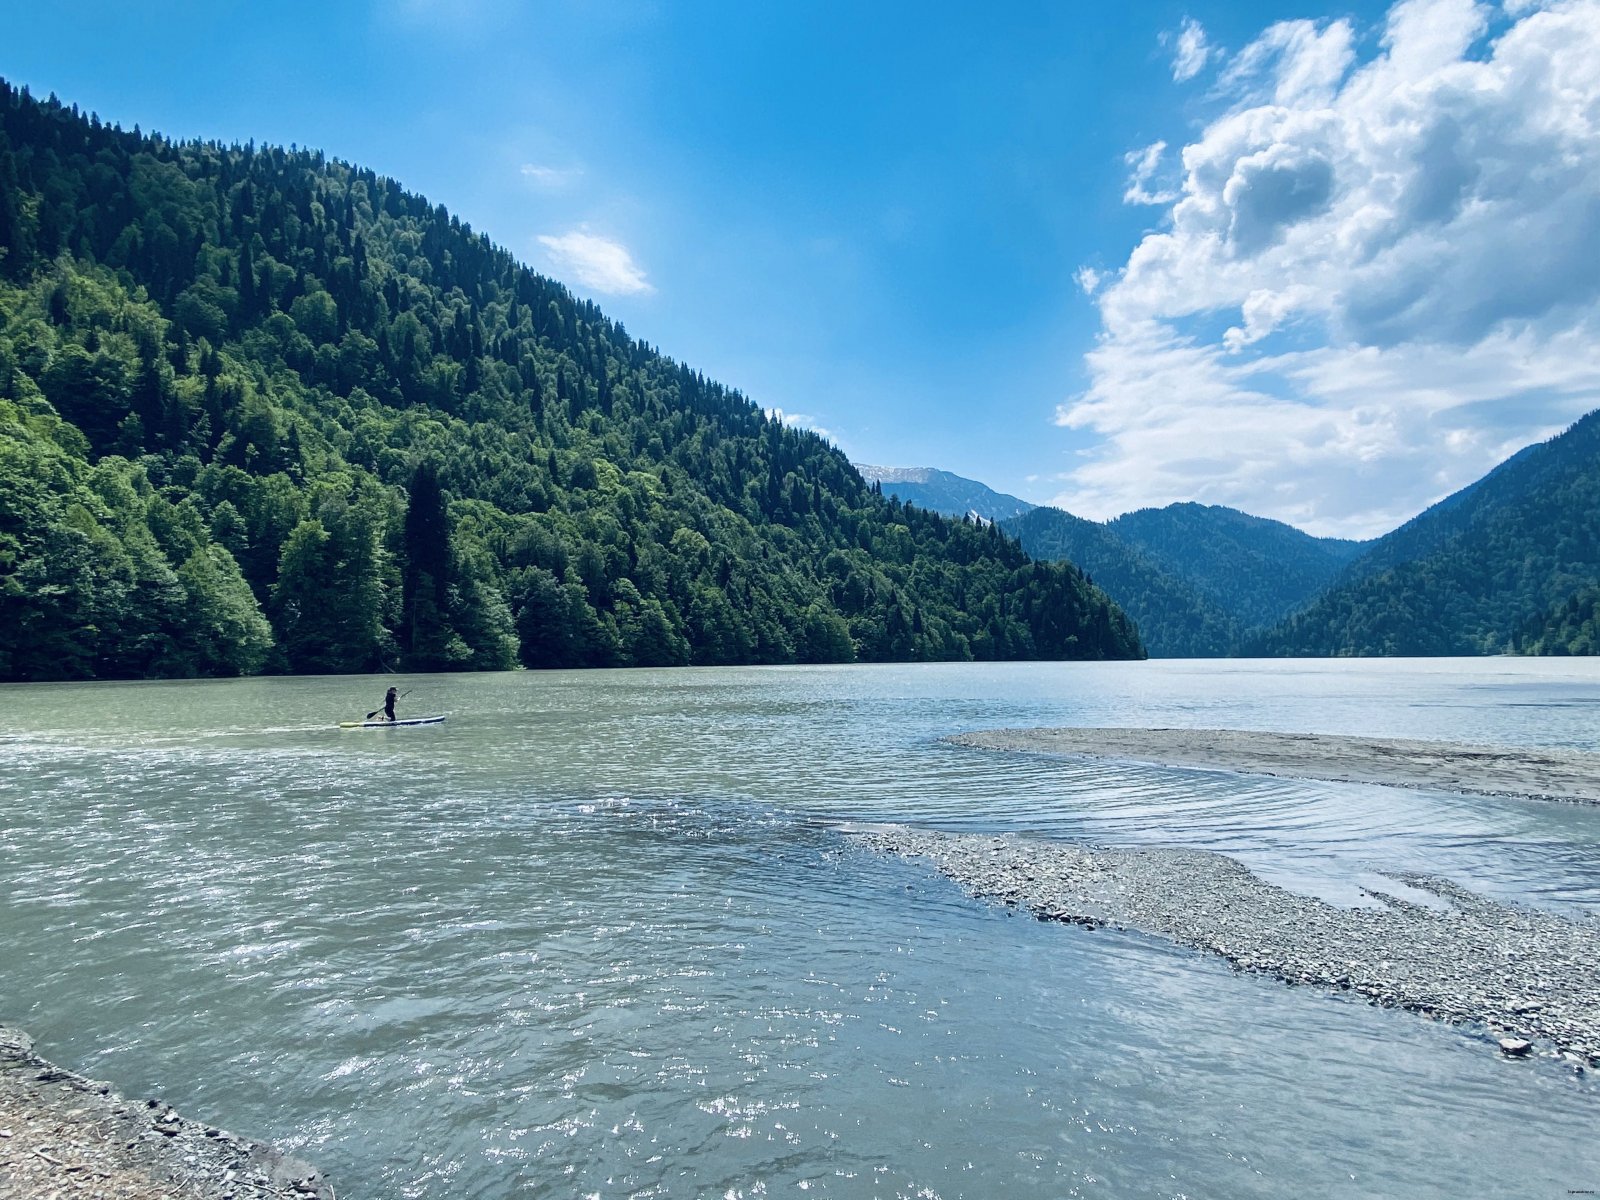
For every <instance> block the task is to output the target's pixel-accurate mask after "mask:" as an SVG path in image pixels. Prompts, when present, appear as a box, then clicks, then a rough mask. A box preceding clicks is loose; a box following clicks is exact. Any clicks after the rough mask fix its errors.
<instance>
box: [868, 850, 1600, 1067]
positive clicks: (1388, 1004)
mask: <svg viewBox="0 0 1600 1200" xmlns="http://www.w3.org/2000/svg"><path fill="white" fill-rule="evenodd" d="M850 837H851V838H852V840H854V841H856V842H857V843H858V844H860V845H862V846H864V847H866V848H868V849H870V850H874V851H876V852H878V853H880V854H889V855H896V856H899V857H902V858H907V859H923V860H925V861H926V862H927V863H928V864H929V865H930V866H931V867H932V868H933V869H934V870H936V871H938V872H939V873H940V874H942V875H944V876H946V877H947V878H949V879H951V880H953V881H954V882H956V883H957V884H959V885H960V886H961V887H962V889H963V890H964V891H966V893H967V894H968V895H970V896H972V897H973V898H974V899H978V900H983V901H987V902H991V903H1000V904H1005V905H1007V906H1012V907H1018V908H1022V909H1025V910H1026V911H1028V912H1029V913H1031V914H1032V915H1033V916H1035V917H1037V918H1038V919H1039V920H1042V921H1059V922H1063V923H1067V924H1075V925H1081V926H1084V927H1086V928H1088V929H1095V928H1099V927H1101V926H1110V927H1113V928H1119V929H1130V930H1135V931H1138V932H1141V933H1145V934H1150V935H1153V936H1156V937H1161V938H1164V939H1166V940H1168V941H1172V942H1176V943H1177V944H1179V945H1183V946H1188V947H1191V948H1193V949H1196V950H1200V951H1203V952H1206V953H1210V954H1215V955H1217V956H1219V957H1221V958H1222V959H1224V960H1225V961H1227V962H1228V963H1229V964H1230V965H1231V966H1233V967H1234V968H1235V969H1236V970H1240V971H1256V972H1261V973H1264V974H1267V975H1271V976H1273V977H1275V978H1277V979H1281V980H1283V981H1284V982H1286V983H1291V984H1304V985H1309V986H1315V987H1321V988H1323V989H1326V990H1329V991H1339V992H1346V993H1354V994H1356V995H1359V996H1362V997H1364V998H1365V999H1366V1000H1367V1001H1368V1003H1370V1004H1373V1005H1377V1006H1381V1007H1385V1008H1403V1009H1408V1010H1410V1011H1412V1012H1417V1013H1421V1014H1423V1015H1425V1016H1428V1017H1432V1018H1433V1019H1435V1020H1441V1021H1446V1022H1449V1023H1452V1024H1463V1023H1474V1024H1482V1025H1484V1026H1486V1027H1487V1028H1488V1029H1489V1030H1490V1031H1492V1032H1493V1033H1494V1034H1496V1035H1497V1036H1499V1038H1500V1039H1501V1040H1500V1049H1501V1052H1502V1053H1504V1054H1506V1055H1509V1056H1515V1057H1520V1056H1522V1055H1525V1054H1528V1053H1529V1052H1531V1051H1532V1050H1533V1049H1534V1047H1535V1045H1536V1044H1543V1046H1545V1047H1547V1048H1549V1049H1550V1050H1551V1052H1552V1053H1553V1054H1555V1055H1558V1056H1560V1057H1562V1058H1564V1059H1565V1060H1566V1061H1567V1062H1568V1063H1569V1064H1570V1065H1572V1066H1573V1067H1574V1068H1576V1069H1579V1070H1582V1069H1584V1068H1585V1067H1600V922H1594V921H1582V922H1580V921H1572V920H1569V919H1567V918H1565V917H1562V916H1558V915H1556V914H1554V913H1547V912H1543V911H1541V910H1535V909H1527V908H1518V907H1513V906H1511V905H1506V904H1501V903H1499V902H1497V901H1493V900H1489V899H1487V898H1485V897H1483V896H1479V895H1478V894H1476V893H1475V892H1472V891H1469V890H1468V889H1466V888H1464V887H1461V886H1459V885H1458V884H1455V883H1452V882H1451V881H1450V880H1447V879H1441V878H1438V877H1434V876H1427V875H1419V874H1409V873H1408V874H1399V873H1396V874H1394V875H1391V878H1393V879H1395V880H1396V881H1397V882H1399V883H1402V884H1405V885H1407V886H1409V887H1413V888H1419V889H1421V890H1423V891H1426V892H1429V893H1431V894H1432V895H1433V896H1435V897H1437V898H1438V899H1439V900H1440V901H1441V902H1442V903H1441V905H1440V907H1437V908H1435V907H1432V906H1426V905H1420V904H1414V903H1411V902H1409V901H1406V900H1401V899H1399V898H1397V897H1394V896H1389V895H1386V894H1384V893H1382V892H1378V891H1374V890H1372V889H1363V890H1364V891H1366V892H1367V894H1368V895H1369V896H1370V897H1371V898H1373V899H1375V900H1377V901H1378V902H1379V904H1380V905H1381V907H1376V908H1365V907H1363V908H1336V907H1334V906H1333V905H1330V904H1327V903H1325V902H1324V901H1322V900H1318V899H1315V898H1313V897H1310V896H1303V895H1300V894H1298V893H1294V892H1290V891H1287V890H1286V889H1284V888H1280V887H1278V886H1277V885H1275V884H1271V883H1268V882H1266V881H1265V880H1263V879H1260V878H1259V877H1257V876H1256V875H1254V874H1252V873H1251V872H1250V870H1249V869H1248V868H1246V867H1245V866H1244V865H1243V864H1242V863H1240V862H1238V861H1236V860H1235V859H1232V858H1228V857H1227V856H1226V855H1222V854H1217V853H1215V852H1213V851H1209V850H1194V849H1176V848H1148V849H1098V848H1086V847H1081V846H1077V845H1073V844H1070V843H1062V842H1047V841H1043V840H1039V839H1032V838H1022V837H1016V836H1013V835H1004V836H997V835H990V834H955V833H941V832H937V831H933V830H925V829H912V828H909V827H906V826H898V825H889V826H876V827H869V828H858V829H855V830H852V831H851V832H850Z"/></svg>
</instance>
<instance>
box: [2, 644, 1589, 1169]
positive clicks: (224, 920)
mask: <svg viewBox="0 0 1600 1200" xmlns="http://www.w3.org/2000/svg"><path fill="white" fill-rule="evenodd" d="M390 683H397V684H398V686H400V688H401V689H402V690H405V689H406V688H408V687H410V688H413V689H414V690H413V692H412V694H411V695H410V696H409V697H407V698H406V699H405V700H403V701H402V703H401V713H402V715H422V714H424V713H431V712H447V713H449V714H450V719H449V720H448V721H447V722H446V723H445V724H443V725H440V726H433V727H422V728H414V729H406V730H376V731H350V730H340V729H338V728H336V727H334V723H335V722H336V721H338V720H340V719H350V718H351V717H359V716H361V715H362V714H363V713H364V712H365V711H366V710H368V709H370V708H373V707H375V706H376V705H378V704H380V703H381V700H382V695H383V691H384V688H385V687H387V686H388V685H389V684H390ZM1029 725H1130V726H1190V727H1227V728H1237V729H1268V730H1284V731H1311V732H1329V733H1359V734H1372V735H1381V736H1395V737H1418V738H1431V739H1442V740H1449V741H1458V742H1493V743H1503V744H1509V745H1529V746H1572V747H1580V748H1590V749H1592V748H1600V662H1596V661H1594V660H1526V659H1491V660H1479V659H1475V660H1426V661H1422V660H1409V661H1407V660H1399V661H1354V662H1352V661H1334V662H1205V663H1199V662H1148V663H1117V664H1042V665H1015V666H998V667H991V666H971V665H962V666H908V667H850V668H829V667H819V668H758V669H741V670H720V669H708V670H678V671H630V672H591V673H576V672H574V673H516V674H504V675H491V676H482V675H470V676H469V675H458V676H444V677H399V678H396V677H393V676H389V677H382V678H379V677H371V678H354V679H352V678H312V679H250V680H229V681H206V682H181V683H137V684H94V685H27V686H10V687H0V1018H3V1019H6V1020H10V1021H13V1022H15V1023H17V1024H19V1025H21V1026H22V1027H23V1028H25V1029H27V1030H28V1031H29V1032H31V1033H32V1034H33V1035H34V1036H35V1038H36V1039H37V1041H38V1043H39V1049H40V1050H41V1052H43V1053H44V1054H46V1055H47V1056H49V1057H51V1058H53V1059H54V1060H56V1061H57V1062H60V1063H62V1064H63V1065H66V1066H70V1067H72V1068H74V1069H77V1070H81V1071H83V1072H85V1073H87V1074H89V1075H92V1076H94V1077H97V1078H103V1079H108V1080H111V1081H113V1082H114V1083H116V1084H117V1086H119V1087H120V1088H121V1089H122V1090H123V1091H125V1092H126V1093H127V1094H129V1095H130V1096H134V1097H140V1096H145V1095H160V1096H161V1097H162V1098H163V1099H166V1100H169V1101H171V1102H172V1103H173V1104H175V1105H176V1106H177V1107H178V1108H179V1109H180V1110H181V1111H182V1112H184V1113H185V1114H186V1115H190V1116H194V1117H197V1118H201V1119H204V1120H208V1121H210V1122H212V1123H215V1124H219V1125H223V1126H225V1127H227V1128H230V1129H233V1130H236V1131H238V1132H243V1133H249V1134H252V1135H255V1136H258V1137H263V1138H267V1139H271V1140H274V1141H277V1142H279V1143H282V1144H284V1145H286V1146H288V1147H291V1148H294V1149H295V1150H296V1151H297V1152H299V1153H300V1154H301V1155H302V1156H303V1157H306V1158H308V1159H310V1160H311V1161H312V1162H314V1163H315V1164H316V1165H318V1166H319V1167H321V1168H323V1169H324V1170H325V1171H327V1172H328V1173H330V1174H331V1175H332V1177H333V1179H334V1183H335V1186H336V1187H337V1188H338V1193H339V1195H340V1197H342V1198H348V1200H358V1198H367V1200H382V1198H386V1197H474V1198H492V1197H499V1196H550V1197H558V1196H597V1197H607V1198H609V1197H621V1196H629V1197H666V1196H671V1197H698V1196H708V1197H728V1198H741V1197H754V1196H779V1195H785V1196H801V1195H803V1196H808V1197H810V1196H825V1197H880V1196H881V1197H920V1198H925V1200H954V1198H956V1197H968V1198H972V1200H987V1198H992V1197H1030V1196H1037V1197H1065V1196H1104V1197H1134V1196H1139V1197H1144V1196H1158V1197H1196V1198H1198V1197H1256V1196H1260V1197H1279V1196H1284V1195H1297V1196H1311V1197H1321V1196H1328V1197H1334V1196H1337V1197H1358V1196H1360V1197H1367V1196H1394V1197H1423V1196H1439V1197H1446V1196H1448V1197H1462V1196H1526V1197H1541V1196H1551V1197H1560V1196H1565V1195H1567V1194H1568V1190H1569V1189H1600V1138H1597V1137H1596V1130H1597V1129H1600V1088H1597V1086H1596V1084H1595V1083H1594V1078H1595V1077H1594V1075H1593V1074H1586V1075H1577V1074H1574V1073H1572V1072H1570V1070H1567V1069H1564V1068H1563V1067H1561V1066H1559V1065H1557V1064H1555V1063H1552V1062H1549V1061H1533V1062H1516V1063H1513V1062H1507V1061H1502V1060H1501V1059H1500V1057H1499V1055H1498V1054H1497V1053H1496V1052H1495V1050H1494V1046H1493V1043H1492V1041H1491V1040H1490V1039H1489V1038H1488V1037H1487V1036H1486V1034H1485V1033H1484V1031H1482V1030H1479V1029H1470V1028H1453V1027H1449V1026H1444V1025H1440V1024H1436V1023H1433V1022H1429V1021H1426V1020H1424V1019H1421V1018H1419V1017H1416V1016H1414V1015H1411V1014H1406V1013H1395V1012H1385V1011H1381V1010H1378V1009H1374V1008H1370V1007H1368V1006H1366V1005H1364V1004H1358V1003H1353V1002H1350V1001H1348V1000H1344V999H1340V998H1337V997H1333V996H1329V995H1326V994H1323V993H1321V992H1317V991H1315V990H1313V989H1309V988H1288V987H1285V986H1283V985H1282V984H1276V983H1272V982H1269V981H1267V980H1264V979H1261V978H1257V977H1253V976H1245V975H1237V974H1234V973H1233V972H1232V971H1231V970H1229V969H1228V968H1227V967H1226V966H1224V965H1222V964H1221V963H1220V962H1218V961H1217V960H1215V959H1212V958H1207V957H1205V956H1202V955H1199V954H1196V953H1192V952H1189V951H1184V950H1179V949H1176V948H1174V947H1171V946H1167V945H1165V944H1163V943H1161V942H1159V941H1156V940H1153V939H1150V938H1145V937H1142V936H1139V935H1135V934H1128V933H1114V932H1108V931H1104V930H1102V931H1099V932H1089V931H1086V930H1083V929H1081V928H1078V927H1073V926H1061V925H1050V924H1043V923H1040V922H1036V921H1033V920H1030V919H1028V918H1026V917H1016V916H1008V915H1006V913H1005V912H1004V911H1002V910H997V909H994V908H991V907H989V906H986V905H983V904H979V903H976V902H973V901H970V900H968V899H966V898H965V897H963V896H962V895H961V893H960V892H959V890H957V889H956V888H955V887H954V886H953V885H951V884H949V883H947V882H945V881H943V880H941V879H939V878H937V877H936V876H933V875H931V874H930V873H929V872H927V871H926V870H923V869H922V868H920V867H919V866H917V865H914V864H908V863H904V862H899V861H889V860H884V859H880V858H877V857H874V856H872V855H870V854H867V853H865V852H862V851H860V850H858V849H856V848H855V847H854V846H853V845H852V844H851V842H850V841H849V839H848V838H847V837H846V836H844V834H843V833H842V832H841V825H844V824H847V823H850V822H863V821H896V822H912V823H926V824H931V825H935V826H939V827H942V828H949V829H961V830H1003V831H1017V832H1024V833H1028V834H1032V835H1036V836H1044V837H1051V838H1059V839H1070V840H1083V841H1090V842H1094V843H1097V844H1112V845H1129V844H1146V845H1156V844H1166V845H1190V846H1205V847H1209V848H1212V849H1216V850H1220V851H1223V852H1225V853H1229V854H1233V855H1236V856H1237V857H1239V858H1241V859H1242V860H1244V861H1245V862H1247V863H1248V864H1249V865H1250V866H1251V868H1252V869H1253V870H1255V871H1257V872H1258V873H1260V874H1262V875H1264V876H1266V877H1267V878H1270V879H1272V880H1274V881H1275V882H1277V883H1279V884H1281V885H1282V886H1285V887H1290V888H1294V889H1297V890H1301V891H1306V892H1310V893H1313V894H1316V895H1320V896H1323V897H1324V898H1326V899H1328V900H1329V901H1330V902H1333V903H1339V904H1356V903H1362V902H1363V898H1362V893H1361V891H1360V888H1361V886H1362V884H1363V883H1370V882H1373V881H1375V880H1381V877H1380V876H1378V875H1377V874H1376V872H1379V871H1382V870H1385V869H1396V868H1400V869H1422V870H1428V871H1432V872H1435V873H1438V874H1443V875H1447V876H1450V877H1451V878H1453V879H1456V880H1458V881H1459V882H1461V883H1464V884H1466V885H1467V886H1469V887H1472V888H1474V889H1476V890H1478V891H1481V892H1484V893H1487V894H1491V895H1494V896H1496V897H1498V898H1502V899H1507V900H1512V901H1516V902H1519V903H1525V904H1532V905H1538V906H1543V907H1551V908H1555V909H1558V910H1560V911H1563V912H1565V913H1568V914H1569V915H1572V916H1574V917H1575V918H1576V919H1579V920H1594V919H1596V917H1597V914H1600V808H1594V807H1584V806H1575V805H1557V804H1539V803H1532V802H1520V801H1510V800H1493V799H1486V798H1473V797H1460V796H1452V795H1448V794H1443V793H1435V792H1427V791H1408V790H1400V789H1388V788H1378V787H1368V786H1359V785H1346V784H1326V783H1300V782H1293V781H1286V780H1278V779H1267V778H1254V779H1253V778H1249V777H1246V776H1234V775H1229V774H1227V773H1223V772H1202V771H1188V770H1175V769H1161V768H1154V767H1142V766H1135V765H1125V764H1108V763H1094V762H1088V761H1081V760H1079V761H1074V760H1051V759H1045V758H1036V757H1027V756H1022V755H998V754H987V753H981V752H975V751H970V750H962V749H957V748H954V747H950V746H947V745H943V744H941V743H939V741H938V740H937V739H938V738H940V737H941V736H943V735H945V734H949V733H955V732H960V731H963V730H971V729H982V728H995V727H1006V726H1029ZM1384 886H1385V887H1387V888H1389V890H1393V888H1392V885H1389V884H1387V883H1385V884H1384Z"/></svg>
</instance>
